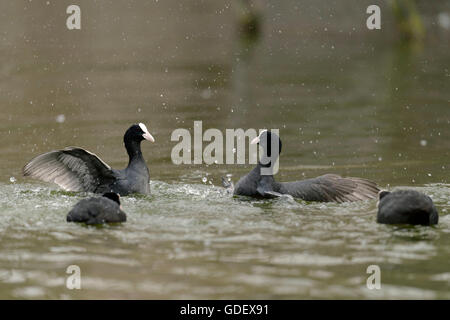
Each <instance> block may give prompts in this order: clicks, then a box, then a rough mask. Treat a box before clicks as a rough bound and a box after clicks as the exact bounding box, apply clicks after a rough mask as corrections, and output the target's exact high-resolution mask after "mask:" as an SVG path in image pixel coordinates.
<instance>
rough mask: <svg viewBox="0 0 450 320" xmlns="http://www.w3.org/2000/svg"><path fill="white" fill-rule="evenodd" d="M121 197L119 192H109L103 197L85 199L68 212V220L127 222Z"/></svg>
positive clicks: (95, 222) (96, 222)
mask: <svg viewBox="0 0 450 320" xmlns="http://www.w3.org/2000/svg"><path fill="white" fill-rule="evenodd" d="M119 198H120V197H119V195H118V194H117V193H114V192H107V193H104V194H103V196H102V197H93V198H88V199H83V200H81V201H80V202H78V203H77V204H76V205H75V206H74V207H73V208H72V210H70V212H69V213H68V214H67V222H82V223H85V224H103V223H114V222H125V221H127V216H126V214H125V212H123V211H122V207H121V205H120V200H119Z"/></svg>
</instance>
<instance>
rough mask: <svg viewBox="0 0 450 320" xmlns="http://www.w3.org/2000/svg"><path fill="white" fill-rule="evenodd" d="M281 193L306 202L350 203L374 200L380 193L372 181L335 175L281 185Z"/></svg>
mask: <svg viewBox="0 0 450 320" xmlns="http://www.w3.org/2000/svg"><path fill="white" fill-rule="evenodd" d="M281 185H282V188H283V191H284V192H283V193H288V194H290V195H292V196H293V197H296V198H301V199H303V200H306V201H324V200H325V201H334V202H348V201H350V202H352V201H359V200H366V199H374V198H376V197H377V195H378V192H379V191H380V190H379V189H378V187H377V184H376V183H375V182H373V181H370V180H366V179H362V178H353V177H348V178H343V177H341V176H339V175H336V174H325V175H323V176H320V177H317V178H314V179H308V180H303V181H298V182H285V183H281Z"/></svg>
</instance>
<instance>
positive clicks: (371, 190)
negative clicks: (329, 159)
mask: <svg viewBox="0 0 450 320" xmlns="http://www.w3.org/2000/svg"><path fill="white" fill-rule="evenodd" d="M251 144H259V145H260V146H261V147H262V148H263V149H264V150H265V152H264V154H265V156H264V157H263V158H262V160H263V159H264V161H262V162H261V160H260V161H258V164H257V166H256V167H255V168H254V169H253V170H252V171H250V173H248V174H247V175H245V176H244V177H242V178H241V179H240V180H239V181H238V183H237V184H236V186H234V192H233V193H234V195H244V196H251V197H263V198H273V197H280V196H282V195H290V196H292V197H294V198H297V199H302V200H305V201H321V202H348V201H358V200H366V199H373V198H376V196H377V194H378V191H379V189H378V187H377V185H376V183H375V182H372V181H370V180H366V179H362V178H353V177H348V178H343V177H341V176H339V175H337V174H325V175H322V176H319V177H317V178H312V179H307V180H301V181H294V182H277V181H275V179H274V177H273V174H270V173H271V172H273V171H270V172H269V174H267V172H266V173H264V174H261V172H262V171H261V170H263V169H266V170H268V169H270V168H271V166H272V163H274V162H275V161H276V160H277V158H278V156H279V154H280V152H281V146H282V144H281V140H280V138H279V137H278V135H277V134H275V133H274V132H271V131H267V130H264V131H262V132H261V133H260V135H259V136H258V137H256V138H255V139H253V140H252V141H251ZM277 145H278V152H276V148H277V147H276V146H277ZM272 147H273V148H274V150H275V152H274V153H273V154H272ZM224 185H225V186H226V187H227V186H228V187H230V185H227V184H226V183H225V184H224Z"/></svg>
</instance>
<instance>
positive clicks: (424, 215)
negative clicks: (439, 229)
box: [377, 190, 439, 226]
mask: <svg viewBox="0 0 450 320" xmlns="http://www.w3.org/2000/svg"><path fill="white" fill-rule="evenodd" d="M438 221H439V214H438V212H437V210H436V207H435V206H434V204H433V200H431V198H430V197H429V196H427V195H425V194H423V193H421V192H418V191H415V190H397V191H394V192H389V191H381V192H380V194H379V202H378V214H377V222H378V223H384V224H413V225H425V226H429V225H433V224H437V223H438Z"/></svg>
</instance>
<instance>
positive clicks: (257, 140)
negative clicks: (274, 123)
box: [250, 130, 267, 144]
mask: <svg viewBox="0 0 450 320" xmlns="http://www.w3.org/2000/svg"><path fill="white" fill-rule="evenodd" d="M265 131H267V130H263V131H261V132H260V133H259V136H257V137H256V138H255V139H253V140H252V141H250V144H257V143H259V140H260V139H261V135H262V134H263V133H264V132H265Z"/></svg>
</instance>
